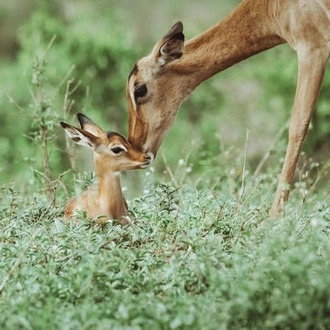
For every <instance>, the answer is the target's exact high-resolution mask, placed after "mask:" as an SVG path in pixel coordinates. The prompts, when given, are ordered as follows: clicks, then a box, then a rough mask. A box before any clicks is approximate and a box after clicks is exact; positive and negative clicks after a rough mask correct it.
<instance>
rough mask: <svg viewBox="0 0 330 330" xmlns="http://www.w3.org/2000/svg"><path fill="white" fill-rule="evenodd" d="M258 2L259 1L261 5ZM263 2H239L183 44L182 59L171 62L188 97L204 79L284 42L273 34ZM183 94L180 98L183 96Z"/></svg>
mask: <svg viewBox="0 0 330 330" xmlns="http://www.w3.org/2000/svg"><path fill="white" fill-rule="evenodd" d="M260 2H263V4H261V3H260ZM264 3H265V2H264V1H258V0H252V1H251V0H247V1H243V2H242V3H241V5H240V6H239V7H237V9H236V10H235V11H234V12H233V13H231V14H230V15H228V16H227V17H226V18H225V19H224V20H223V21H221V22H220V23H218V24H217V25H215V26H213V27H211V28H210V29H208V30H207V31H205V32H204V33H202V34H200V35H198V36H197V37H195V38H193V39H190V40H189V41H187V42H186V44H185V50H184V54H183V56H182V58H181V59H180V60H178V61H175V62H173V63H172V65H173V68H174V70H175V71H177V73H179V74H180V75H182V74H183V75H185V77H186V85H185V86H184V88H185V90H186V91H187V93H188V94H189V93H190V92H191V91H193V90H194V89H195V88H196V87H197V86H198V85H199V84H201V83H202V82H203V81H204V80H206V79H208V78H210V77H211V76H213V75H214V74H216V73H218V72H220V71H223V70H225V69H227V68H229V67H230V66H232V65H233V64H235V63H238V62H240V61H242V60H244V59H246V58H248V57H250V56H252V55H255V54H257V53H260V52H262V51H264V50H266V49H269V48H272V47H274V46H276V45H279V44H282V43H285V40H284V39H282V38H281V37H279V36H278V35H275V34H274V32H271V31H276V30H277V29H276V28H274V27H273V26H272V25H271V24H270V23H269V22H270V21H271V20H270V18H269V16H268V14H267V10H268V9H269V8H266V6H265V4H264ZM185 96H187V95H184V97H185Z"/></svg>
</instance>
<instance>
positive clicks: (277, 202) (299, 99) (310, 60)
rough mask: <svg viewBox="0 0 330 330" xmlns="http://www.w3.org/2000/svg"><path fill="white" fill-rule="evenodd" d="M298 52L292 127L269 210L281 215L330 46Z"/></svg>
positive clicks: (271, 212) (273, 214)
mask: <svg viewBox="0 0 330 330" xmlns="http://www.w3.org/2000/svg"><path fill="white" fill-rule="evenodd" d="M297 53H298V83H297V90H296V95H295V99H294V104H293V109H292V115H291V119H290V126H289V143H288V148H287V151H286V154H285V158H284V163H283V167H282V172H281V174H280V177H279V183H278V186H277V190H276V194H275V199H274V202H273V205H272V208H271V210H270V214H271V215H272V216H276V215H278V214H279V213H280V212H281V211H282V209H283V204H284V202H285V201H287V199H288V197H289V192H290V185H291V184H292V182H293V176H294V172H295V170H296V167H297V163H298V159H299V155H300V152H301V149H302V146H303V143H304V140H305V137H306V134H307V131H308V126H309V123H310V120H311V117H312V114H313V111H314V108H315V104H316V101H317V98H318V95H319V91H320V88H321V84H322V80H323V76H324V72H325V68H326V65H327V61H328V57H329V49H327V48H314V49H308V50H306V49H303V50H301V51H299V50H298V51H297Z"/></svg>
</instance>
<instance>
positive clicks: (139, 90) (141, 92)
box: [134, 85, 148, 100]
mask: <svg viewBox="0 0 330 330" xmlns="http://www.w3.org/2000/svg"><path fill="white" fill-rule="evenodd" d="M147 91H148V89H147V86H146V85H140V86H137V87H136V88H135V90H134V97H135V99H136V100H137V99H138V98H139V97H143V96H145V95H146V94H147Z"/></svg>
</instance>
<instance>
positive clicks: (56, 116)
mask: <svg viewBox="0 0 330 330" xmlns="http://www.w3.org/2000/svg"><path fill="white" fill-rule="evenodd" d="M137 4H139V5H137ZM234 5H235V2H234V1H233V2H232V3H231V4H230V5H229V4H226V5H221V6H222V8H220V9H219V13H218V11H217V10H215V9H216V8H218V7H219V6H218V5H216V4H215V2H213V1H210V2H209V6H207V4H206V3H205V4H203V7H201V4H200V3H197V2H196V3H195V2H194V1H189V3H186V4H185V5H182V4H181V2H180V4H179V2H176V3H175V4H174V3H173V4H167V3H164V2H162V3H160V2H155V1H151V0H150V1H149V0H146V1H145V2H143V3H142V2H134V5H133V4H132V3H130V6H131V7H129V8H130V11H129V12H127V8H128V7H127V2H126V1H125V0H124V1H114V2H111V5H109V2H108V1H105V0H104V1H103V0H99V1H97V2H90V1H87V0H86V1H85V0H84V1H80V2H79V4H78V3H75V2H72V1H65V2H61V1H47V2H43V1H38V2H37V1H33V0H29V1H26V2H24V6H23V5H22V6H23V7H24V9H25V10H26V11H27V12H30V13H31V14H30V15H27V16H24V13H23V12H24V10H23V9H21V10H22V11H16V14H17V19H19V20H22V21H23V24H22V26H21V27H20V29H19V31H17V34H15V36H12V38H14V37H17V39H16V42H15V43H13V44H12V45H11V46H8V47H7V48H6V49H7V50H8V51H7V53H1V56H2V57H1V58H0V73H1V74H0V82H1V86H2V89H1V91H0V104H1V107H0V115H1V123H2V126H1V135H0V148H1V150H2V152H1V154H0V176H1V182H0V232H1V234H0V311H1V316H0V328H1V329H4V330H7V329H8V330H9V329H10V330H12V329H36V330H39V329H63V330H67V329H97V330H98V329H125V330H127V329H132V330H133V329H141V330H142V329H143V330H148V329H153V330H154V329H203V330H204V329H205V330H209V329H210V330H211V329H217V330H218V329H299V330H300V329H328V328H330V317H329V315H330V277H329V274H330V262H329V260H330V245H329V236H330V208H329V198H330V194H329V191H328V187H327V181H328V178H329V168H330V163H329V161H327V159H326V158H325V157H324V156H327V155H328V153H326V154H324V152H323V150H324V149H323V148H324V147H323V148H322V146H323V145H324V143H326V141H327V137H328V135H329V131H330V129H329V120H328V116H329V111H328V109H329V98H330V95H329V93H328V92H327V91H328V90H330V89H329V88H328V87H329V84H330V80H329V78H328V76H327V77H326V78H325V82H324V88H323V91H322V93H321V98H320V102H319V104H318V109H317V112H316V114H317V115H316V117H315V120H314V122H313V125H312V127H311V133H312V134H310V136H309V137H308V140H307V144H306V145H305V153H304V154H303V156H302V157H301V164H300V166H299V169H298V171H297V177H296V181H295V184H294V187H293V190H292V193H291V199H290V202H289V203H288V205H287V208H286V210H285V213H284V214H283V215H282V216H281V217H280V218H279V219H277V220H276V221H274V220H271V219H269V218H268V208H269V206H270V204H271V201H272V198H273V196H274V189H275V186H276V177H277V174H278V172H279V170H280V166H281V164H280V160H281V157H282V156H283V154H284V150H285V144H286V141H285V129H286V125H287V121H288V118H289V111H290V110H289V109H290V107H291V103H292V99H293V95H294V88H295V75H296V64H295V57H294V54H293V52H292V51H291V50H290V49H289V48H288V47H287V46H281V47H279V48H276V49H274V50H271V51H269V52H267V53H265V54H260V55H258V56H257V57H255V58H252V59H249V60H248V61H246V62H244V63H241V64H239V65H237V66H235V67H233V68H231V69H229V70H228V71H226V72H224V73H222V74H221V75H218V76H217V77H214V78H212V79H211V80H210V81H208V82H206V83H205V84H203V86H201V87H199V88H198V89H197V90H196V92H195V93H194V94H193V95H192V96H191V97H190V98H189V99H188V100H187V101H186V102H185V103H184V105H183V106H182V110H181V111H180V113H179V116H178V118H177V121H176V123H175V125H174V127H173V129H172V130H171V132H170V134H169V136H168V137H167V139H166V141H165V143H164V145H163V146H162V148H161V151H160V153H159V155H158V159H157V160H156V161H155V164H154V167H152V168H150V169H148V170H146V171H135V172H132V173H125V174H124V175H123V186H124V187H125V195H126V196H127V197H128V201H129V209H130V210H131V212H132V213H133V214H134V215H135V218H136V221H135V222H134V223H133V224H132V225H130V226H128V227H124V228H122V227H120V226H117V225H115V224H112V223H109V224H106V225H105V226H103V227H98V226H96V225H95V224H94V223H93V222H92V221H91V220H90V219H84V218H82V219H77V221H74V222H71V223H68V222H67V221H66V220H65V219H64V218H63V209H64V205H65V202H66V201H67V200H68V198H70V197H72V196H73V195H74V194H75V193H76V191H78V192H79V191H81V190H84V189H85V188H86V186H88V185H90V184H91V183H93V181H94V175H93V174H92V173H91V170H90V169H91V167H90V164H91V154H90V153H78V152H84V151H81V149H82V148H79V149H77V151H76V150H75V149H72V144H67V143H66V141H65V138H64V132H63V131H62V130H61V128H60V127H59V125H58V123H59V121H60V120H68V121H71V119H72V120H73V117H74V115H75V114H76V113H77V112H85V113H86V114H87V115H88V116H90V117H91V118H93V119H95V121H97V122H100V123H103V125H102V126H103V127H104V128H105V129H106V128H109V129H114V130H118V131H121V132H123V133H124V134H125V132H126V126H127V111H126V102H125V98H124V88H125V83H126V79H127V75H128V73H129V71H130V69H131V67H132V65H133V63H134V61H135V60H136V59H137V58H139V57H140V56H141V55H142V54H145V53H147V52H148V51H149V49H150V47H152V45H153V43H154V42H155V41H156V40H157V38H159V37H160V36H161V35H162V34H164V33H165V32H166V30H167V29H168V28H169V26H170V25H171V24H172V23H173V21H175V20H177V19H182V20H183V21H184V23H185V22H186V23H185V26H186V34H187V38H189V37H192V36H193V35H194V34H196V33H198V31H201V30H203V29H204V28H206V27H208V25H209V24H210V20H211V18H212V20H213V18H214V20H213V21H214V22H216V21H217V20H218V19H219V17H220V16H221V17H223V16H224V15H225V13H226V12H228V11H229V10H230V9H231V8H233V7H234ZM13 6H14V5H13ZM109 6H110V7H111V8H108V7H109ZM23 7H22V8H23ZM215 7H216V8H215ZM105 8H106V9H107V10H105ZM206 8H210V10H208V11H207V9H206ZM110 9H111V10H110ZM201 9H203V10H201ZM11 10H12V8H11V4H10V3H7V2H5V3H4V4H1V5H0V17H1V18H3V20H2V22H5V18H7V20H8V17H10V18H12V16H11V15H10V13H11ZM146 10H149V11H150V13H153V11H154V12H157V13H159V12H162V15H160V16H159V18H160V20H159V22H154V23H153V24H154V25H155V26H157V28H153V29H152V30H150V26H149V20H148V25H146V23H145V22H146V20H145V11H146ZM193 12H195V13H198V15H197V14H196V15H192V13H193ZM133 13H134V15H133ZM185 13H186V15H187V16H183V17H178V16H180V15H184V14H185ZM139 15H140V16H139ZM150 15H151V14H150ZM212 15H213V16H212ZM191 17H194V19H195V21H194V24H193V23H192V22H191ZM23 18H24V19H23ZM148 18H149V16H148ZM14 21H15V20H12V19H10V22H14ZM127 21H129V22H130V24H127ZM20 22H21V21H20ZM2 24H3V26H4V28H3V30H2V31H5V30H6V29H5V27H6V26H5V25H4V23H2ZM17 24H18V23H17ZM19 24H21V23H19ZM157 24H158V25H157ZM137 27H138V28H137ZM9 30H10V29H8V31H9ZM0 31H1V30H0ZM10 31H11V30H10ZM146 34H148V36H146ZM11 35H12V34H9V33H8V38H9V37H10V36H11ZM0 36H1V37H2V35H0ZM146 37H148V39H146ZM4 40H5V38H4V37H2V38H0V43H1V42H4ZM7 42H9V41H8V40H7ZM137 45H138V47H137ZM0 48H1V47H0ZM1 49H4V48H1ZM1 49H0V50H1ZM265 68H266V69H265ZM178 141H179V142H178ZM313 151H314V152H315V151H316V152H315V153H313Z"/></svg>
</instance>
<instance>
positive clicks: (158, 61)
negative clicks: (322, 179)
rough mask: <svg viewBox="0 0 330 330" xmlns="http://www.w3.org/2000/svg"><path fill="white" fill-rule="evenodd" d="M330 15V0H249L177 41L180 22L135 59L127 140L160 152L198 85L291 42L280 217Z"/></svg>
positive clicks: (277, 205) (326, 46)
mask: <svg viewBox="0 0 330 330" xmlns="http://www.w3.org/2000/svg"><path fill="white" fill-rule="evenodd" d="M329 18H330V0H243V1H242V2H241V3H240V4H239V5H238V6H237V8H236V9H235V10H234V11H233V12H232V13H230V14H229V15H228V16H227V17H226V18H225V19H224V20H222V21H221V22H219V23H218V24H217V25H215V26H213V27H211V28H210V29H208V30H206V31H205V32H203V33H201V34H200V35H198V36H196V37H195V38H193V39H191V40H189V41H187V42H186V43H184V42H183V40H182V38H177V36H178V33H180V32H181V33H182V30H183V27H182V23H180V22H179V23H177V24H175V25H174V27H173V28H172V29H171V30H170V32H169V33H168V34H166V35H165V37H164V38H162V39H161V40H160V41H159V42H158V43H156V45H155V47H154V48H153V50H152V52H151V53H150V54H149V55H148V56H146V57H144V58H142V59H140V60H139V61H137V62H136V64H135V69H134V71H133V72H132V74H131V76H130V78H129V81H128V83H127V87H126V96H127V100H128V107H129V137H128V141H129V142H130V143H132V145H134V146H135V147H136V148H138V149H139V150H143V151H145V152H147V151H149V152H151V153H153V155H156V153H157V150H158V148H159V147H160V145H161V143H162V141H163V139H164V138H165V136H166V134H167V132H168V130H169V129H170V127H171V126H172V124H173V122H174V120H175V117H176V114H177V112H178V109H179V107H180V104H181V103H182V101H183V100H184V99H185V98H186V97H187V96H188V95H189V94H190V93H191V92H192V91H193V90H194V89H195V88H196V87H197V86H198V85H199V84H201V83H202V82H203V81H205V80H206V79H209V78H210V77H212V76H213V75H214V74H216V73H218V72H221V71H223V70H225V69H227V68H228V67H230V66H232V65H234V64H236V63H238V62H240V61H242V60H244V59H246V58H248V57H250V56H252V55H255V54H257V53H260V52H262V51H265V50H267V49H269V48H272V47H274V46H276V45H279V44H283V43H285V42H287V43H289V45H290V46H291V47H292V48H293V49H294V50H295V51H296V52H297V57H298V68H299V69H298V83H297V90H296V95H295V99H294V104H293V108H292V115H291V121H290V127H289V143H288V147H287V152H286V155H285V159H284V164H283V168H282V172H281V175H280V177H279V183H278V188H277V191H276V194H275V199H274V202H273V205H272V208H271V211H270V213H271V214H272V215H277V214H278V213H279V212H280V211H281V210H282V207H283V202H285V201H286V200H287V199H288V197H289V187H290V185H291V184H292V181H293V175H294V172H295V169H296V166H297V162H298V158H299V155H300V151H301V148H302V145H303V142H304V139H305V137H306V133H307V130H308V126H309V123H310V120H311V117H312V114H313V110H314V108H315V104H316V101H317V98H318V95H319V90H320V87H321V84H322V79H323V76H324V72H325V69H326V65H327V62H328V57H329V53H330V20H329ZM167 44H170V46H169V47H166V45H167ZM183 47H184V50H183ZM181 53H182V56H181V57H180V56H178V55H180V54H181ZM173 55H174V56H173ZM178 57H180V58H179V59H178ZM136 81H138V82H139V84H140V85H141V84H145V85H146V87H147V89H148V93H147V94H146V95H145V96H143V97H140V98H138V99H134V86H135V82H136Z"/></svg>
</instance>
